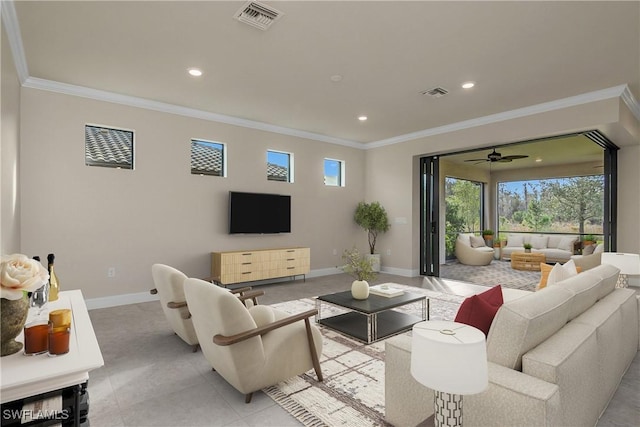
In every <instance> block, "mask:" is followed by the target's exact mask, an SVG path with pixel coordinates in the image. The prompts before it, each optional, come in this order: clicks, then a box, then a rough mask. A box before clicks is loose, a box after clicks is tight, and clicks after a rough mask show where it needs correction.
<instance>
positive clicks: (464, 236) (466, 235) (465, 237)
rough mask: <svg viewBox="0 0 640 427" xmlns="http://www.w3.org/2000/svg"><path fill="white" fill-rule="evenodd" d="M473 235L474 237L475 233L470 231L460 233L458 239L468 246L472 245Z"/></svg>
mask: <svg viewBox="0 0 640 427" xmlns="http://www.w3.org/2000/svg"><path fill="white" fill-rule="evenodd" d="M471 237H473V234H469V233H460V234H458V240H459V241H460V243H462V244H464V245H467V246H471Z"/></svg>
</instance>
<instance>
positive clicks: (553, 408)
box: [385, 335, 561, 427]
mask: <svg viewBox="0 0 640 427" xmlns="http://www.w3.org/2000/svg"><path fill="white" fill-rule="evenodd" d="M488 364H489V387H488V388H487V390H486V391H484V392H482V393H480V394H475V395H470V396H464V399H463V401H464V403H463V405H464V415H463V417H464V420H463V422H464V425H465V426H472V425H481V426H490V425H495V426H505V425H518V426H539V425H559V423H560V420H561V413H560V396H559V389H558V386H557V385H555V384H551V383H548V382H546V381H543V380H541V379H539V378H534V377H532V376H529V375H526V374H523V373H522V372H519V371H515V370H513V369H508V368H505V367H504V366H500V365H497V364H495V363H491V362H488ZM433 399H434V392H433V390H431V389H429V388H427V387H424V386H423V385H421V384H420V383H418V382H417V381H416V380H415V379H414V378H413V376H412V375H411V337H409V336H406V335H398V336H395V337H393V338H389V339H388V340H386V342H385V420H386V421H387V422H388V423H390V424H392V425H394V426H396V427H404V426H412V427H413V426H416V425H418V424H420V423H421V422H422V421H424V420H425V419H427V418H429V417H430V416H431V415H433ZM514 408H517V410H514Z"/></svg>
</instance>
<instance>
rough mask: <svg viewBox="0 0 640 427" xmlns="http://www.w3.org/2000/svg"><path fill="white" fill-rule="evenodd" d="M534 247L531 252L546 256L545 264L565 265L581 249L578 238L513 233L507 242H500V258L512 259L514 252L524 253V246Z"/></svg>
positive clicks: (560, 235)
mask: <svg viewBox="0 0 640 427" xmlns="http://www.w3.org/2000/svg"><path fill="white" fill-rule="evenodd" d="M525 243H529V244H531V246H532V249H531V252H533V253H542V254H544V255H545V262H547V263H555V262H559V263H561V264H564V263H565V262H567V261H569V260H570V259H571V256H572V255H573V254H575V253H576V252H577V250H578V249H579V247H580V244H581V243H580V240H579V239H578V236H570V235H562V234H524V233H523V234H519V233H511V234H509V235H508V237H507V240H506V241H502V242H500V251H501V252H500V258H501V259H511V254H512V253H514V252H524V244H525Z"/></svg>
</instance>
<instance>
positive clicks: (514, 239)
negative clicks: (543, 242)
mask: <svg viewBox="0 0 640 427" xmlns="http://www.w3.org/2000/svg"><path fill="white" fill-rule="evenodd" d="M522 245H524V237H523V236H520V235H517V234H509V239H508V240H507V247H510V248H521V247H522Z"/></svg>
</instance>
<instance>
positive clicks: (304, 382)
mask: <svg viewBox="0 0 640 427" xmlns="http://www.w3.org/2000/svg"><path fill="white" fill-rule="evenodd" d="M394 287H398V288H402V289H406V290H409V291H411V292H414V293H422V294H424V295H427V296H428V297H429V299H430V310H429V312H430V313H429V314H430V318H431V320H453V319H454V318H455V314H456V312H457V310H458V307H459V305H460V303H461V302H462V300H463V299H464V298H462V297H459V296H455V295H447V294H443V293H439V292H433V291H428V290H424V289H420V288H415V287H410V286H403V285H395V286H394ZM272 307H274V308H278V309H280V310H283V311H286V312H289V313H299V312H301V311H305V310H309V309H312V308H315V299H313V298H305V299H301V300H296V301H289V302H285V303H279V304H274V305H273V306H272ZM420 309H421V304H419V303H418V304H412V305H407V306H404V307H401V310H403V311H406V310H408V311H410V312H412V313H419V312H420ZM340 312H342V310H340V309H338V308H335V307H332V306H328V305H323V306H322V313H323V315H322V317H326V316H328V315H329V314H330V313H331V314H339V313H340ZM319 327H320V330H321V331H322V336H323V338H324V345H323V350H322V357H321V359H320V365H321V368H322V374H323V376H324V381H323V382H317V381H316V376H315V372H314V371H313V370H311V371H309V372H307V373H305V374H303V375H300V376H298V377H295V378H292V379H291V380H289V381H286V382H283V383H280V384H277V385H275V386H272V387H269V388H266V389H264V390H263V391H264V392H265V393H266V394H267V395H268V396H270V397H271V398H272V399H273V400H274V401H275V402H276V403H278V404H279V405H280V406H281V407H283V408H284V409H285V410H286V411H288V412H289V413H290V414H291V415H293V416H294V417H295V418H296V419H298V420H299V421H300V422H301V423H302V424H304V425H305V426H314V427H315V426H332V427H333V426H387V425H388V424H387V423H386V422H385V421H384V340H382V341H378V342H376V343H373V344H369V345H365V344H362V343H361V342H359V341H356V340H353V339H350V338H349V337H347V336H345V335H342V334H340V333H338V332H335V331H332V330H331V329H328V328H325V327H323V326H319ZM406 333H407V334H410V333H411V332H406Z"/></svg>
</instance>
